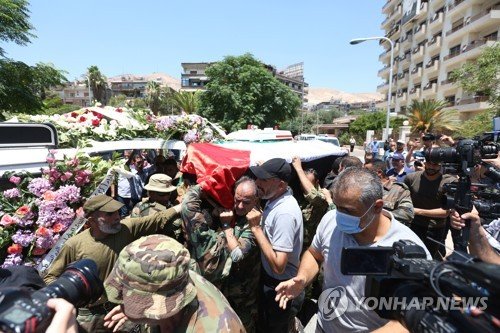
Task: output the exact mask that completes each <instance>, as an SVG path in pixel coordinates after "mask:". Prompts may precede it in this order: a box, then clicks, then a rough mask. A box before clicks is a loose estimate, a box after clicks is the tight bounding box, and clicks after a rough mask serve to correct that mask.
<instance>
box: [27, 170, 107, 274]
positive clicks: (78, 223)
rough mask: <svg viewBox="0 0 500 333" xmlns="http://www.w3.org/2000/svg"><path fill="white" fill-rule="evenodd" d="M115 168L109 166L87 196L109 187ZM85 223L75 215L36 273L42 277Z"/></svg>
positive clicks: (99, 192) (104, 190) (102, 192)
mask: <svg viewBox="0 0 500 333" xmlns="http://www.w3.org/2000/svg"><path fill="white" fill-rule="evenodd" d="M115 172H116V171H115V169H114V168H111V169H109V170H108V172H107V174H106V176H105V177H104V179H103V181H102V182H101V183H100V184H99V186H97V188H96V189H95V190H94V192H92V194H91V195H90V197H89V198H92V197H93V196H95V195H98V194H105V193H106V191H107V190H108V189H109V187H110V186H111V184H112V183H113V178H114V176H115ZM84 224H85V218H83V217H81V216H77V217H76V218H75V220H74V221H73V223H71V225H70V226H69V228H68V229H67V230H66V231H65V232H64V234H63V235H62V236H61V237H60V238H59V240H58V241H57V243H56V245H54V247H53V248H52V249H51V250H50V251H49V253H47V255H46V256H45V257H44V258H43V259H42V261H41V262H40V263H39V264H38V266H37V268H36V269H37V270H38V273H39V274H40V275H41V276H42V277H44V276H45V275H46V274H47V270H48V269H49V267H50V265H52V262H53V261H54V260H55V259H56V258H57V256H58V255H59V252H61V249H62V248H63V246H64V244H65V243H66V242H67V241H68V239H70V238H71V237H72V236H73V235H76V234H77V233H78V231H80V229H81V228H82V227H83V225H84Z"/></svg>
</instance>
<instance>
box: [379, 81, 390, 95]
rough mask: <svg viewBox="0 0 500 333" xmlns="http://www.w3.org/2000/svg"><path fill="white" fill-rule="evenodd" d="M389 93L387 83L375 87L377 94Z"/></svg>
mask: <svg viewBox="0 0 500 333" xmlns="http://www.w3.org/2000/svg"><path fill="white" fill-rule="evenodd" d="M388 91H389V83H388V82H386V83H382V84H379V85H378V86H377V92H378V93H380V94H387V92H388Z"/></svg>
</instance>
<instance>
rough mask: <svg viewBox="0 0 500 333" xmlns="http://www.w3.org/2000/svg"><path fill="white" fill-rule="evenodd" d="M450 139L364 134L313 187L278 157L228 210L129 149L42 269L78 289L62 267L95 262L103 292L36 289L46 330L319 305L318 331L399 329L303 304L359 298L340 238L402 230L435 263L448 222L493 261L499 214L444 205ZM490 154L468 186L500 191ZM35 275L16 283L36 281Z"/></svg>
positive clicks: (287, 326)
mask: <svg viewBox="0 0 500 333" xmlns="http://www.w3.org/2000/svg"><path fill="white" fill-rule="evenodd" d="M459 142H460V141H459V140H457V141H454V140H453V139H452V138H450V137H447V136H441V137H440V138H439V139H438V138H437V137H436V136H434V135H432V134H426V135H423V136H422V137H421V138H420V139H419V140H418V139H417V140H410V141H409V142H407V143H405V142H403V141H396V142H394V141H392V140H389V141H387V142H386V143H385V149H384V154H379V150H378V148H379V143H378V142H377V141H376V140H374V141H373V142H371V143H370V144H368V145H367V149H366V155H365V161H364V164H363V162H362V161H361V160H360V159H358V158H356V157H354V156H346V157H343V158H337V159H336V160H335V162H334V163H333V165H332V169H331V171H330V172H329V173H328V174H327V175H326V177H325V178H324V183H323V186H320V177H319V175H318V172H317V170H314V169H311V168H303V163H301V161H300V159H299V158H298V157H295V158H294V159H293V160H292V163H291V164H289V163H287V162H286V161H285V160H283V159H279V158H274V159H271V160H268V161H266V162H264V163H262V164H260V165H257V166H254V167H251V168H250V170H249V171H248V172H247V175H245V176H243V177H241V178H239V179H237V180H236V181H235V183H234V186H233V196H234V204H233V206H232V208H230V209H225V208H222V207H220V205H218V204H217V203H216V202H215V200H214V199H213V197H211V195H210V191H208V190H207V188H205V187H204V186H203V184H197V181H196V176H195V175H192V174H186V173H184V174H182V173H180V172H179V170H178V167H177V164H176V163H175V160H174V159H173V158H168V157H167V158H165V157H163V156H161V155H159V156H156V157H155V158H150V157H148V156H147V154H141V153H137V152H127V156H125V160H124V167H123V168H122V169H120V170H119V172H118V176H117V179H116V180H117V181H116V183H115V185H114V186H113V187H112V189H111V192H110V196H108V195H98V196H95V197H92V198H90V199H89V200H87V202H86V203H85V205H84V206H83V210H84V212H85V218H86V219H87V226H88V228H87V229H86V230H84V231H83V232H81V233H79V234H78V235H76V236H73V237H72V238H71V239H70V240H69V241H68V242H66V244H65V245H64V247H63V248H62V251H61V252H60V253H59V255H58V257H57V258H56V259H55V261H54V262H53V264H52V265H51V267H50V269H49V271H48V273H47V275H46V276H45V277H44V280H45V282H46V283H48V284H50V285H49V287H47V288H52V289H50V290H51V291H54V290H56V291H57V290H59V289H58V288H59V287H60V286H62V287H67V288H69V287H68V285H70V284H71V283H73V284H75V285H78V283H81V284H82V285H83V286H85V285H87V284H88V281H86V278H85V277H82V276H81V275H82V274H81V272H80V271H78V272H80V273H74V274H73V275H71V276H73V277H72V279H73V280H72V279H68V281H69V282H66V280H65V279H62V278H61V276H63V275H64V274H66V273H65V272H66V270H67V269H68V267H71V264H72V263H74V262H78V261H79V260H81V259H92V260H93V261H94V262H95V264H96V266H97V268H98V273H97V274H96V277H95V279H96V281H97V280H101V281H103V282H104V293H102V295H101V294H99V295H97V298H98V299H97V298H96V299H93V300H92V297H90V296H89V297H88V300H89V302H87V303H86V304H78V305H77V304H75V303H73V304H71V303H70V302H68V301H67V300H64V299H62V298H53V297H57V296H59V297H61V296H63V295H64V293H59V294H58V293H57V292H55V294H51V293H49V292H45V293H46V294H50V295H55V296H52V297H46V298H45V299H44V302H47V303H46V306H47V307H48V308H49V309H51V310H52V311H53V312H55V315H54V317H53V318H52V320H51V322H50V321H49V322H48V323H46V325H45V327H44V328H46V331H47V332H77V331H86V332H109V331H132V332H139V331H144V330H147V331H149V332H185V331H188V330H189V331H204V332H212V331H214V332H215V331H217V332H219V331H220V332H230V331H231V332H235V331H236V332H244V331H247V332H297V331H302V329H303V326H305V325H306V324H307V322H308V321H309V319H310V318H311V316H310V313H309V315H308V314H306V312H308V311H307V310H310V309H311V308H313V310H312V311H313V312H314V311H319V315H318V316H317V324H316V326H315V328H314V329H315V331H316V332H342V331H356V332H365V331H373V330H377V331H379V332H384V331H391V332H394V331H406V330H407V329H409V328H410V327H408V325H406V327H405V326H403V325H402V323H400V322H399V321H398V320H395V319H394V318H390V319H388V318H385V317H382V316H380V315H379V314H378V313H376V312H374V311H373V310H368V309H359V308H356V309H353V308H348V309H347V310H346V311H345V312H343V313H342V315H340V316H338V317H337V318H333V319H331V318H328V316H325V315H324V311H328V309H330V310H332V309H331V307H330V308H329V305H328V304H329V303H328V302H327V303H328V304H327V305H326V307H327V309H325V308H324V306H322V305H321V304H314V303H312V302H311V301H310V300H311V299H321V293H322V292H323V291H326V290H330V289H331V288H337V287H342V288H345V289H344V293H345V294H343V296H344V297H346V300H347V302H348V303H355V302H356V299H357V298H360V297H364V296H365V292H366V290H365V285H366V284H367V277H366V276H362V275H346V274H344V271H343V269H342V268H341V261H342V252H343V250H342V249H343V248H346V247H347V248H349V247H351V248H352V247H360V248H361V247H371V248H375V247H391V246H392V245H393V244H394V243H395V242H398V241H400V240H406V241H410V244H416V245H417V246H419V247H420V248H421V249H422V252H421V257H420V259H424V260H430V259H432V258H434V259H435V260H444V257H445V255H446V249H445V246H444V243H445V239H446V236H447V234H448V231H449V230H450V228H451V230H452V233H453V241H454V243H455V244H454V246H455V249H458V250H465V251H466V250H467V247H468V249H469V251H470V253H471V254H472V255H474V256H476V257H478V258H479V259H480V260H482V261H484V262H487V263H492V264H496V265H498V264H499V263H500V256H499V255H498V251H499V250H500V246H499V243H498V240H499V235H500V222H499V221H498V220H494V221H492V222H491V223H490V224H489V225H487V226H483V224H484V220H482V218H481V217H480V212H478V210H476V209H472V211H470V212H465V211H464V212H461V211H460V209H454V208H449V207H445V206H443V204H442V202H443V200H444V199H446V198H447V195H448V196H449V193H447V191H448V189H449V186H448V185H449V184H455V183H457V182H458V181H462V180H463V179H464V178H465V176H463V175H462V176H461V178H458V176H457V175H451V174H448V173H445V172H443V170H444V167H445V162H449V161H448V160H447V159H446V158H444V157H442V154H441V153H442V152H443V151H441V152H440V153H432V151H433V149H441V148H440V145H446V146H449V147H455V146H457V145H458V144H459ZM450 149H451V148H450ZM444 152H445V153H447V152H448V151H444ZM488 157H491V156H488ZM148 159H149V162H148ZM499 161H500V157H497V158H495V159H483V160H482V162H481V163H478V164H477V165H473V166H472V168H470V169H468V170H469V171H470V172H469V173H468V174H467V177H468V178H467V179H468V180H470V182H471V184H472V186H481V184H482V185H485V186H490V187H498V181H499V180H498V179H491V178H490V177H488V176H487V175H488V172H487V170H489V169H488V168H487V167H486V166H491V167H493V168H497V170H500V162H499ZM457 162H458V163H457V164H460V162H462V161H461V160H460V158H457ZM293 181H296V182H298V184H299V188H300V190H299V191H297V192H294V191H292V190H291V182H293ZM477 184H480V185H477ZM448 200H449V199H448ZM457 200H458V199H457ZM444 201H446V200H444ZM478 202H479V201H478ZM492 216H494V215H492ZM488 217H491V215H488ZM461 229H462V230H465V229H466V230H467V233H465V232H463V231H461ZM465 234H467V236H465ZM467 238H468V239H467ZM32 273H33V272H31V273H30V274H32ZM5 274H7V275H9V276H10V275H11V273H5ZM22 274H24V272H23V273H22ZM97 275H98V277H97ZM80 280H81V281H83V282H78V283H77V282H75V281H80ZM38 282H39V281H38ZM38 282H37V283H36V284H33V283H24V284H23V283H20V284H19V285H23V286H27V287H31V288H33V289H38V288H40V287H41V286H43V281H42V282H41V283H38ZM0 286H2V285H0ZM3 286H5V285H3ZM50 286H53V287H50ZM54 286H58V287H54ZM77 289H78V288H77ZM42 290H45V289H42ZM74 292H76V291H74ZM94 296H95V295H94ZM40 297H41V296H40ZM64 298H65V297H64ZM318 303H321V302H318ZM74 305H76V306H79V308H78V311H75V306H74ZM16 315H18V316H19V314H17V313H16ZM14 317H15V315H14V314H12V315H9V316H3V318H0V324H5V322H9V323H10V324H11V326H10V327H12V325H14V326H15V325H16V320H15V319H17V320H18V324H20V323H22V325H21V326H23V325H24V321H22V320H20V319H19V318H14ZM20 317H21V318H22V316H20ZM13 318H14V319H13ZM39 319H40V318H39ZM2 321H3V322H2ZM491 321H492V322H493V323H494V324H496V325H498V321H497V320H496V319H495V318H494V317H492V318H491ZM47 326H48V327H47ZM26 327H27V326H26ZM25 331H30V330H29V329H26V328H25Z"/></svg>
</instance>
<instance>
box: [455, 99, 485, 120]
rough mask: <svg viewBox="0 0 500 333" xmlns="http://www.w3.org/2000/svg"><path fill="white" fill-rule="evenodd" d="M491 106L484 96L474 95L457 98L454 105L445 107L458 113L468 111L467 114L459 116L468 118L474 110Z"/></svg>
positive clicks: (477, 110)
mask: <svg viewBox="0 0 500 333" xmlns="http://www.w3.org/2000/svg"><path fill="white" fill-rule="evenodd" d="M489 108H491V104H490V103H489V102H488V98H487V97H486V96H476V97H472V98H466V99H458V100H457V101H456V102H455V104H454V105H452V106H449V107H447V108H446V109H454V110H457V111H458V112H460V113H470V114H469V115H465V116H461V117H460V118H462V119H467V118H470V116H472V115H473V114H474V113H475V112H479V111H483V110H487V109H489Z"/></svg>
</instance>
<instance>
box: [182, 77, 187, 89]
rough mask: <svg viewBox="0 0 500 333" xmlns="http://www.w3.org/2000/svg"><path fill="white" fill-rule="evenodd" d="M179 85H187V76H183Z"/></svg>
mask: <svg viewBox="0 0 500 333" xmlns="http://www.w3.org/2000/svg"><path fill="white" fill-rule="evenodd" d="M181 85H182V86H183V87H189V79H188V78H186V77H183V78H182V79H181Z"/></svg>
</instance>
